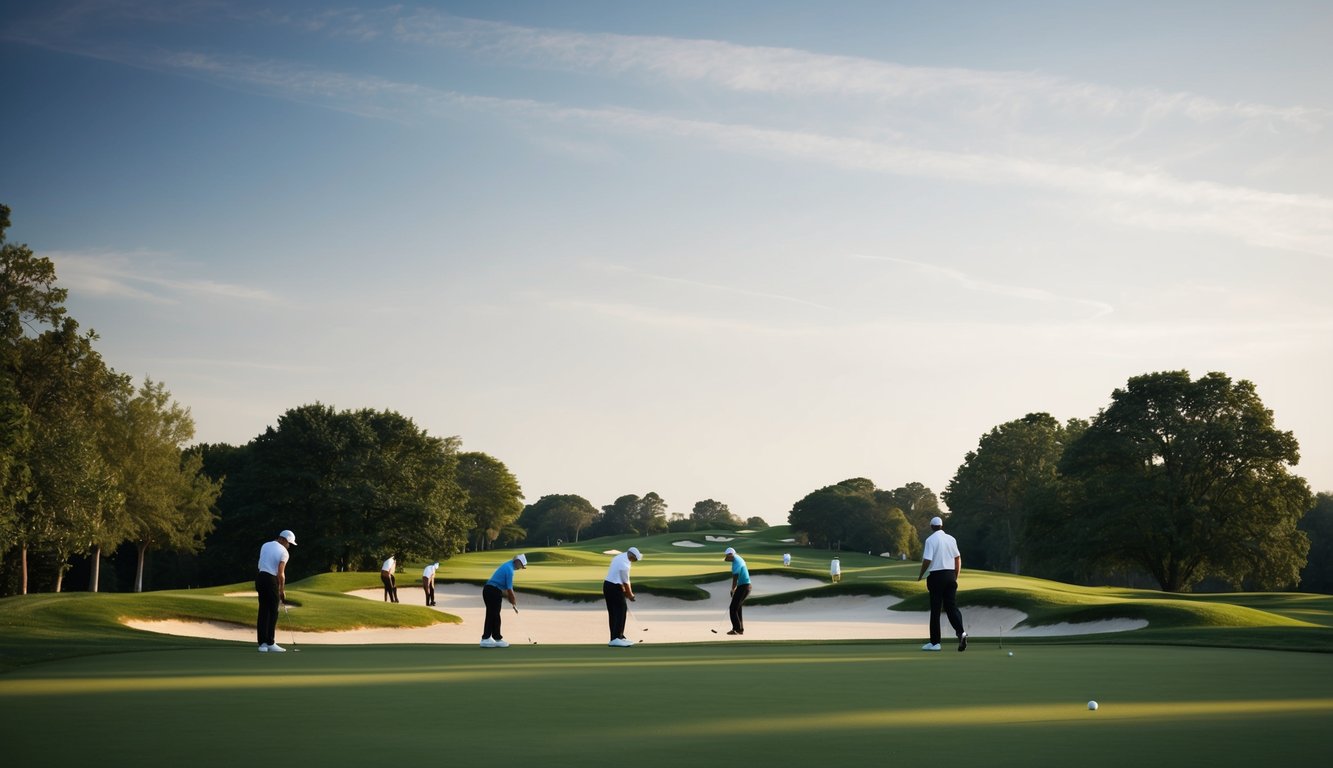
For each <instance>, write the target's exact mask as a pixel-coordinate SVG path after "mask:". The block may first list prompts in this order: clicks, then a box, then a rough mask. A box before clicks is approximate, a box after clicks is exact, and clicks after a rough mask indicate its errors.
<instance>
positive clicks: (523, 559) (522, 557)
mask: <svg viewBox="0 0 1333 768" xmlns="http://www.w3.org/2000/svg"><path fill="white" fill-rule="evenodd" d="M514 559H515V560H517V561H518V562H519V564H520V565H522V566H523V567H524V568H527V567H528V556H527V555H515V556H514Z"/></svg>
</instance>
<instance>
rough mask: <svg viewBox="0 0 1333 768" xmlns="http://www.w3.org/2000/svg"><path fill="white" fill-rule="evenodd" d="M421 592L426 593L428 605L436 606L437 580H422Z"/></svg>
mask: <svg viewBox="0 0 1333 768" xmlns="http://www.w3.org/2000/svg"><path fill="white" fill-rule="evenodd" d="M421 591H422V592H425V593H426V605H435V579H433V578H431V579H428V578H426V577H424V576H423V577H422V578H421Z"/></svg>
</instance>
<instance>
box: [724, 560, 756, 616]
mask: <svg viewBox="0 0 1333 768" xmlns="http://www.w3.org/2000/svg"><path fill="white" fill-rule="evenodd" d="M723 554H724V558H723V559H725V560H726V561H727V562H729V563H731V607H730V609H729V612H730V614H731V631H730V632H728V633H727V634H728V635H743V634H745V619H744V617H742V616H741V606H742V605H744V604H745V598H747V597H749V596H750V569H749V568H747V567H745V559H744V558H742V557H741V556H740V555H738V554H736V550H734V549H732V548H731V547H727V551H726V552H725V553H723Z"/></svg>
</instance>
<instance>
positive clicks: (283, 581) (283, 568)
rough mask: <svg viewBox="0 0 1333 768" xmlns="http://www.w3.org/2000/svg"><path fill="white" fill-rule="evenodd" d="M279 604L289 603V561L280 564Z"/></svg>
mask: <svg viewBox="0 0 1333 768" xmlns="http://www.w3.org/2000/svg"><path fill="white" fill-rule="evenodd" d="M278 602H279V603H285V602H287V561H286V560H283V561H281V562H279V563H278Z"/></svg>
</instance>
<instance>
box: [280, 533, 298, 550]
mask: <svg viewBox="0 0 1333 768" xmlns="http://www.w3.org/2000/svg"><path fill="white" fill-rule="evenodd" d="M278 536H279V538H283V539H286V540H287V543H288V544H291V545H292V546H293V547H294V546H296V534H294V533H292V532H291V531H283V532H282V533H280V534H278Z"/></svg>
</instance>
